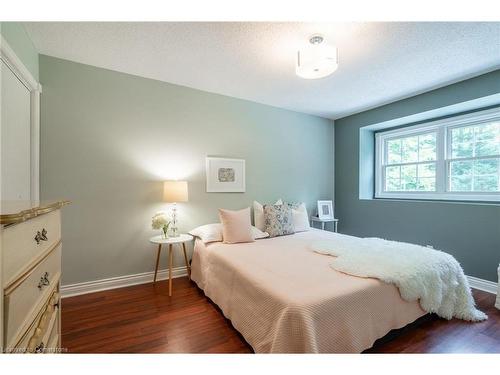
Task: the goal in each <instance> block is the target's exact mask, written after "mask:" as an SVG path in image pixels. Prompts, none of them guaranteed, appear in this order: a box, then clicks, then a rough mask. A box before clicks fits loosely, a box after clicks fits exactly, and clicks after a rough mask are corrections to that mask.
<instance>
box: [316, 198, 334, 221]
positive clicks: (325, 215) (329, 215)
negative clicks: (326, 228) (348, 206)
mask: <svg viewBox="0 0 500 375" xmlns="http://www.w3.org/2000/svg"><path fill="white" fill-rule="evenodd" d="M318 218H319V219H321V220H330V219H333V202H332V201H318Z"/></svg>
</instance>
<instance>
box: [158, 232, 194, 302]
mask: <svg viewBox="0 0 500 375" xmlns="http://www.w3.org/2000/svg"><path fill="white" fill-rule="evenodd" d="M192 240H193V236H191V235H189V234H180V235H178V236H177V237H169V238H163V237H162V236H155V237H151V238H150V239H149V242H151V243H154V244H158V253H157V254H156V267H155V277H154V280H153V281H154V282H156V275H157V274H158V265H159V263H160V254H161V246H162V245H168V295H169V296H171V295H172V263H173V253H172V248H173V246H172V245H174V244H179V245H182V251H183V252H184V260H185V261H186V269H187V272H188V276H189V278H191V267H190V266H189V262H188V258H187V254H186V242H191V241H192Z"/></svg>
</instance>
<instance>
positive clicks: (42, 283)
mask: <svg viewBox="0 0 500 375" xmlns="http://www.w3.org/2000/svg"><path fill="white" fill-rule="evenodd" d="M49 284H50V281H49V273H48V272H45V274H44V275H43V276H42V277H40V282H39V283H38V289H40V290H41V289H42V288H43V287H44V286H47V285H49Z"/></svg>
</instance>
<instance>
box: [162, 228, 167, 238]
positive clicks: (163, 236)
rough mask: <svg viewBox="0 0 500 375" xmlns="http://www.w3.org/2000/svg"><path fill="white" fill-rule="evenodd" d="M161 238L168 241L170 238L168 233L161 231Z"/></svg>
mask: <svg viewBox="0 0 500 375" xmlns="http://www.w3.org/2000/svg"><path fill="white" fill-rule="evenodd" d="M161 238H163V239H164V240H166V239H167V238H168V231H164V230H163V229H162V230H161Z"/></svg>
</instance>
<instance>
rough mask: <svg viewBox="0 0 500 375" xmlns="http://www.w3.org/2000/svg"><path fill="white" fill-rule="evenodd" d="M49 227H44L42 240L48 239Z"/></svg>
mask: <svg viewBox="0 0 500 375" xmlns="http://www.w3.org/2000/svg"><path fill="white" fill-rule="evenodd" d="M47 240H48V238H47V229H45V228H43V229H42V241H47Z"/></svg>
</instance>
